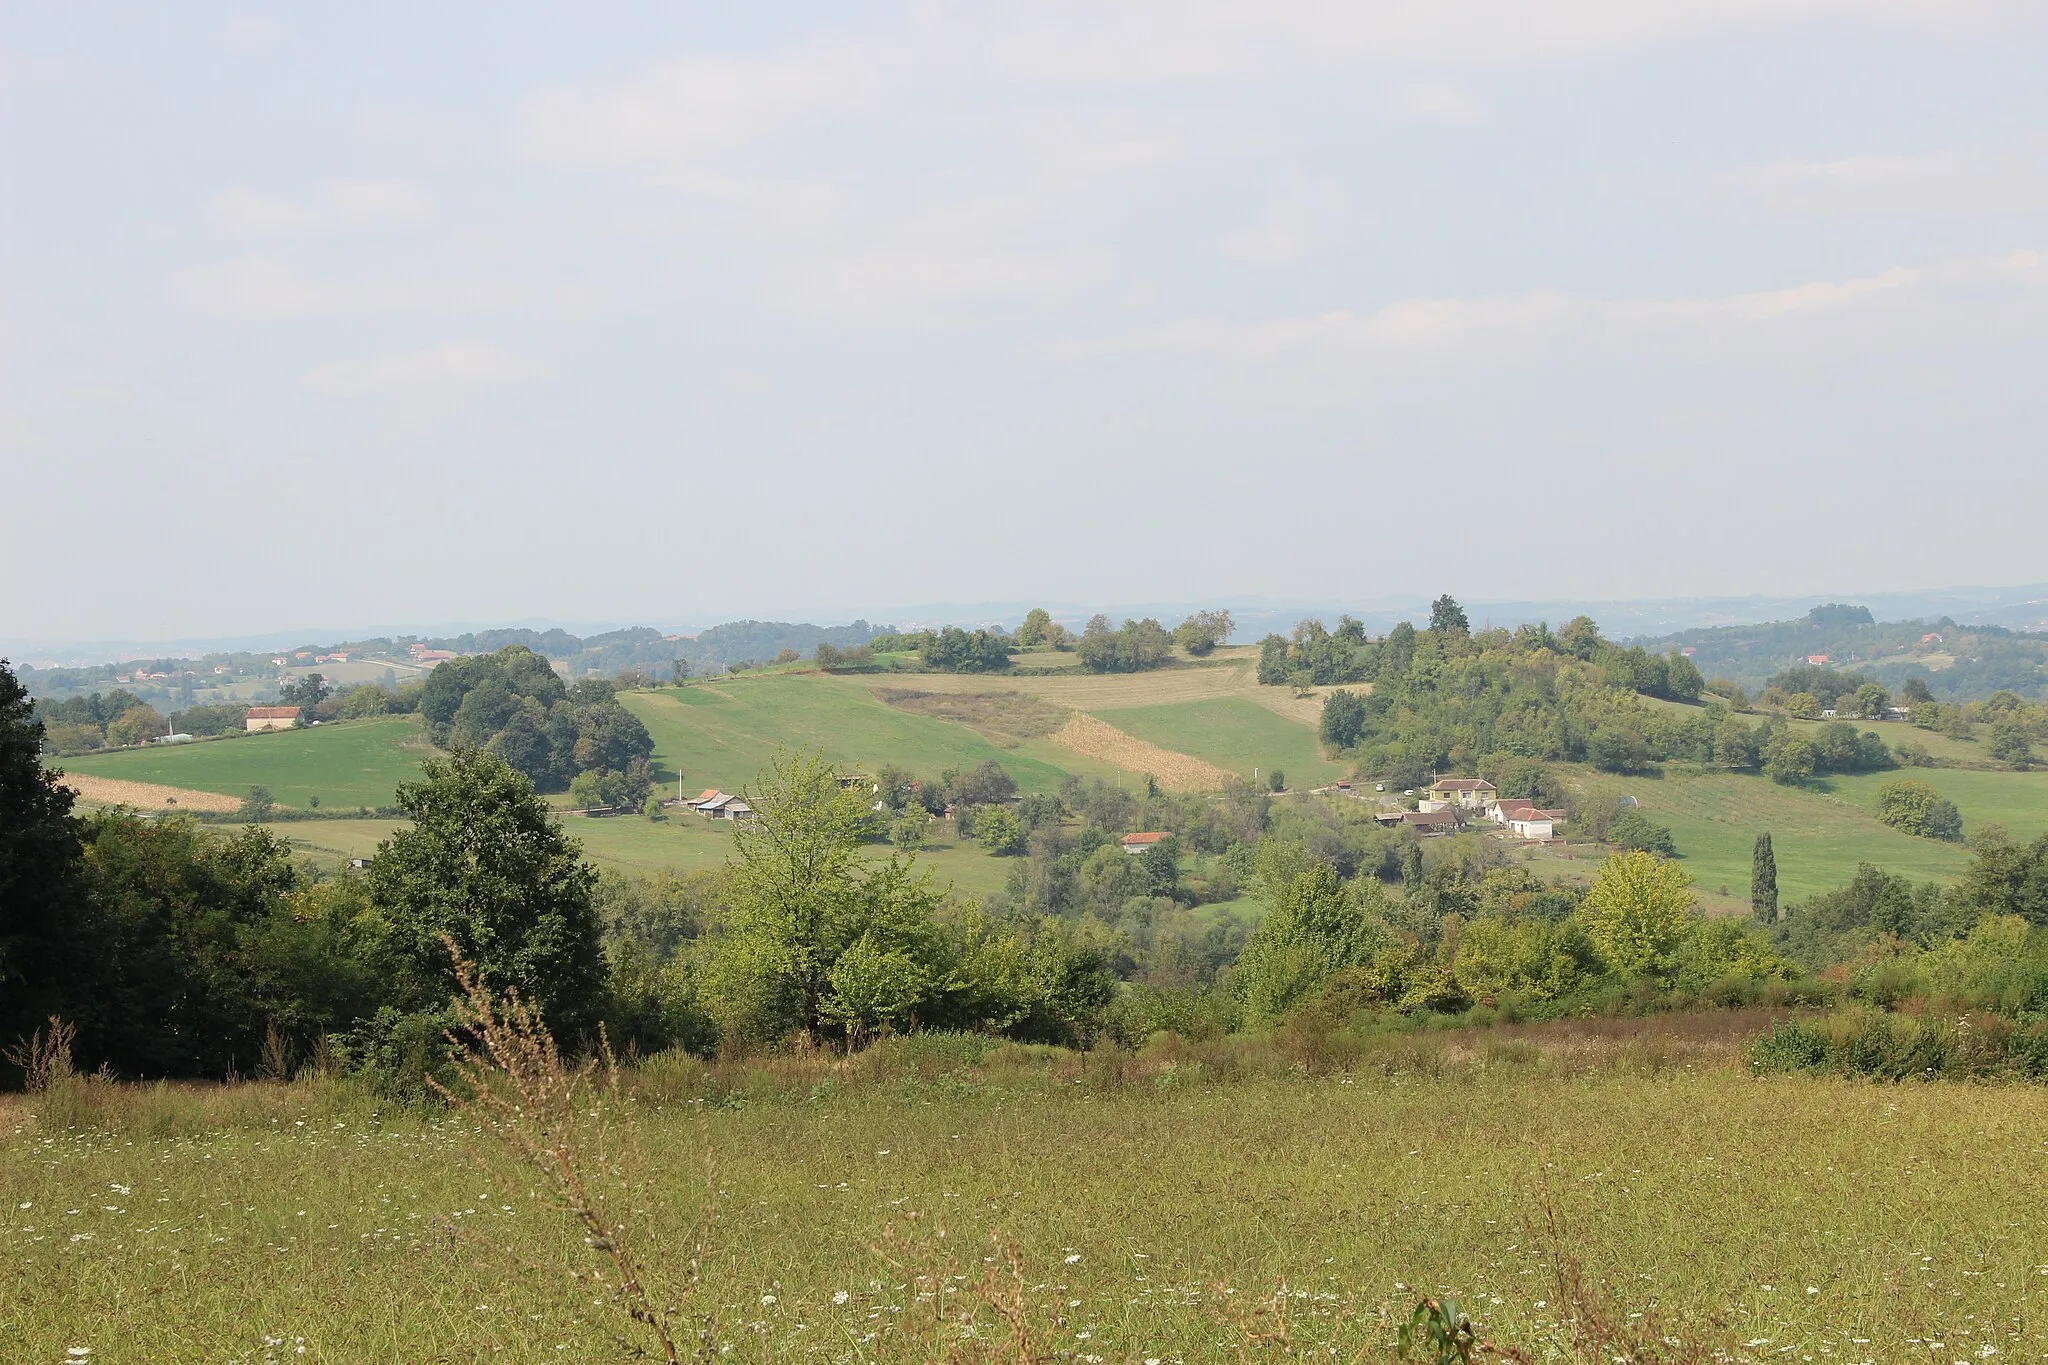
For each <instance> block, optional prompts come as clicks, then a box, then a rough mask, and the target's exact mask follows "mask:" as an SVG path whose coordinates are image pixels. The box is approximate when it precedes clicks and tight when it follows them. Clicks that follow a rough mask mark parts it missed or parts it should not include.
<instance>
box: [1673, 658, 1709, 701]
mask: <svg viewBox="0 0 2048 1365" xmlns="http://www.w3.org/2000/svg"><path fill="white" fill-rule="evenodd" d="M1664 677H1665V682H1664V695H1666V696H1668V697H1670V698H1671V699H1672V700H1673V701H1698V700H1699V699H1700V694H1701V693H1703V692H1705V691H1706V690H1707V680H1706V679H1705V678H1704V677H1702V676H1700V667H1699V665H1698V664H1696V663H1694V662H1693V661H1692V657H1691V656H1690V655H1688V654H1684V653H1681V652H1680V651H1678V650H1676V649H1674V650H1672V651H1671V654H1670V656H1669V657H1668V658H1666V659H1665V660H1664Z"/></svg>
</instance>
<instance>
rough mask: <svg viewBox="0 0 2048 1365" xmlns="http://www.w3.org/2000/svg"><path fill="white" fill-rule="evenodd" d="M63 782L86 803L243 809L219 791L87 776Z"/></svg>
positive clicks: (74, 775)
mask: <svg viewBox="0 0 2048 1365" xmlns="http://www.w3.org/2000/svg"><path fill="white" fill-rule="evenodd" d="M62 781H63V784H64V785H65V786H67V787H70V788H71V789H72V790H73V791H76V792H77V793H78V794H79V795H80V796H82V797H84V798H85V799H86V800H88V801H98V802H100V803H101V804H102V805H108V806H134V807H135V808H136V809H138V810H162V809H163V808H164V807H166V806H177V807H180V808H182V809H184V810H204V811H221V812H226V811H236V810H240V809H241V808H242V803H241V802H240V801H237V800H236V799H235V798H234V797H232V796H223V795H221V794H220V793H219V792H202V791H194V790H193V789H192V788H190V787H166V786H164V785H162V784H161V783H157V782H128V781H124V780H122V779H121V778H118V777H89V776H87V775H86V774H84V773H65V774H64V777H63V779H62Z"/></svg>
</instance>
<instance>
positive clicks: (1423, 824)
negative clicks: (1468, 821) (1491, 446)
mask: <svg viewBox="0 0 2048 1365" xmlns="http://www.w3.org/2000/svg"><path fill="white" fill-rule="evenodd" d="M1401 823H1402V824H1404V825H1406V826H1407V827H1408V828H1410V829H1412V830H1414V831H1415V832H1416V834H1418V835H1420V836H1422V837H1424V838H1427V837H1428V836H1430V835H1433V834H1456V833H1457V832H1458V813H1457V812H1456V811H1454V810H1452V809H1450V808H1449V807H1447V806H1445V807H1439V808H1438V809H1436V810H1404V811H1402V812H1401Z"/></svg>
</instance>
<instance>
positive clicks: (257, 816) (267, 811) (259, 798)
mask: <svg viewBox="0 0 2048 1365" xmlns="http://www.w3.org/2000/svg"><path fill="white" fill-rule="evenodd" d="M276 809H277V799H276V798H275V797H273V796H272V795H271V794H270V788H268V787H260V786H259V787H251V788H249V794H248V795H247V796H245V797H243V798H242V809H241V810H240V811H238V812H236V818H237V819H240V820H241V821H243V822H244V823H245V824H251V825H260V824H262V823H264V822H265V821H266V820H268V819H270V816H271V814H272V812H273V811H275V810H276Z"/></svg>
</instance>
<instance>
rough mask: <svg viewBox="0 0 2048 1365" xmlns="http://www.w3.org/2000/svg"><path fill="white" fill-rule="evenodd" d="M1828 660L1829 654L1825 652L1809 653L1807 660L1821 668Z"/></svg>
mask: <svg viewBox="0 0 2048 1365" xmlns="http://www.w3.org/2000/svg"><path fill="white" fill-rule="evenodd" d="M1827 661H1828V656H1827V655H1825V654H1809V655H1807V656H1806V662H1808V663H1810V664H1812V665H1813V666H1814V667H1815V668H1819V667H1820V666H1821V665H1822V664H1824V663H1826V662H1827Z"/></svg>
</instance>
